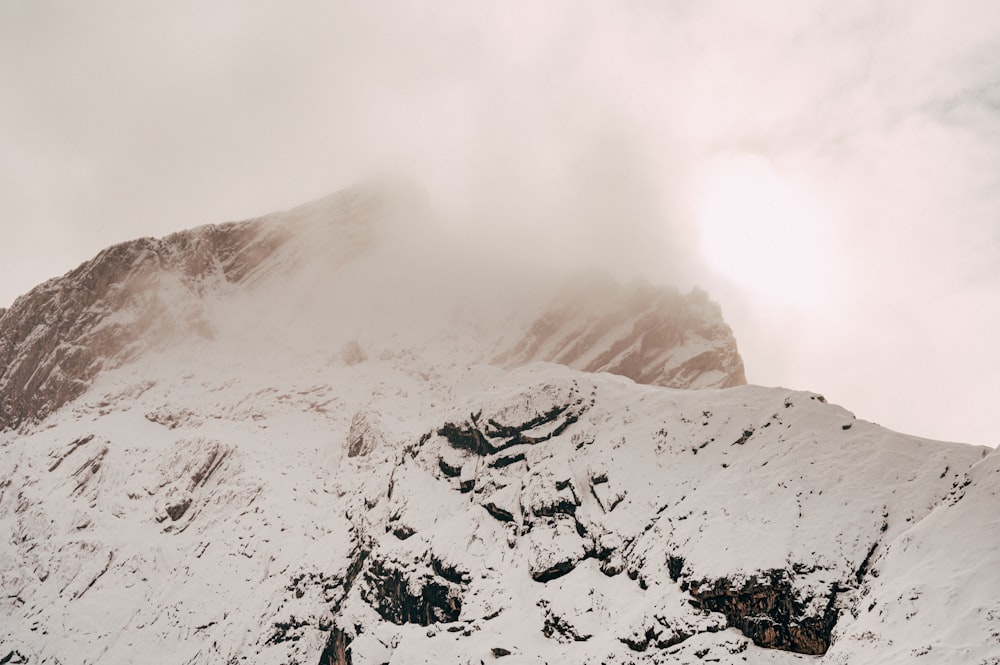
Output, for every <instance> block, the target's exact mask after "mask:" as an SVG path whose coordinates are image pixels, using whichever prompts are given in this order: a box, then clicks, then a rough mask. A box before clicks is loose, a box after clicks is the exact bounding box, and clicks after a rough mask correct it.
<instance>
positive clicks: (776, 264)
mask: <svg viewBox="0 0 1000 665" xmlns="http://www.w3.org/2000/svg"><path fill="white" fill-rule="evenodd" d="M695 214H696V219H697V223H698V234H699V246H700V250H701V253H702V256H703V257H704V259H705V261H706V262H707V263H708V265H709V267H710V268H711V269H712V270H714V271H715V272H716V273H718V274H719V275H720V276H722V277H724V278H725V279H727V280H728V281H731V282H733V283H734V284H735V285H736V286H737V287H739V288H740V289H741V290H743V291H746V292H747V293H749V294H751V295H752V296H754V297H756V298H758V299H760V300H762V301H764V302H765V303H767V304H769V305H773V306H779V307H795V308H798V307H810V308H817V307H821V306H822V305H823V303H825V302H829V299H830V298H831V297H833V295H834V291H835V290H838V289H837V284H836V282H835V280H834V274H835V270H836V264H837V263H838V261H837V259H836V256H837V254H839V252H838V250H837V248H836V247H835V243H834V241H833V238H832V233H831V223H830V214H829V213H828V211H826V210H824V208H823V206H822V205H821V204H820V202H819V201H818V200H816V199H815V197H813V196H811V195H810V193H809V192H808V191H807V190H806V188H804V187H802V186H801V185H799V184H798V183H796V182H795V180H794V179H792V178H789V177H786V176H785V175H783V174H781V173H780V172H778V171H777V170H776V169H775V168H774V166H773V165H772V164H771V163H770V162H769V161H768V160H766V159H764V158H762V157H759V156H756V155H749V154H742V155H736V156H730V157H726V158H723V159H720V160H717V161H716V162H714V163H713V164H712V165H711V166H710V167H709V168H708V169H707V171H706V172H705V175H704V177H702V178H701V183H700V186H699V187H698V191H697V194H696V208H695Z"/></svg>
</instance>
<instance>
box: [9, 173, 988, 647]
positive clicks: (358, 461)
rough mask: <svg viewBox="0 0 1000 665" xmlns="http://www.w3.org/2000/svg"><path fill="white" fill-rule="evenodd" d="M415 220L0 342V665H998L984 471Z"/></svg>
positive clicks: (182, 241)
mask: <svg viewBox="0 0 1000 665" xmlns="http://www.w3.org/2000/svg"><path fill="white" fill-rule="evenodd" d="M427 215H428V212H427V206H426V203H425V202H424V200H423V197H422V195H421V194H420V192H418V191H416V190H415V189H413V188H412V187H408V186H403V185H400V184H398V183H394V184H386V183H369V184H366V185H362V186H359V187H355V188H352V189H350V190H346V191H343V192H340V193H337V194H334V195H332V196H330V197H327V198H325V199H322V200H320V201H317V202H314V203H312V204H308V205H306V206H303V207H300V208H297V209H295V210H292V211H289V212H287V213H280V214H275V215H269V216H266V217H262V218H259V219H255V220H250V221H247V222H238V223H230V224H223V225H218V226H207V227H201V228H198V229H194V230H191V231H185V232H182V233H178V234H175V235H172V236H169V237H167V238H163V239H161V240H152V239H143V240H137V241H132V242H128V243H124V244H122V245H118V246H115V247H112V248H110V249H108V250H106V251H104V252H102V253H101V254H100V255H98V256H97V257H95V258H94V259H93V260H92V261H89V262H87V263H85V264H83V265H82V266H80V267H79V268H77V269H76V270H74V271H71V272H70V273H67V274H66V275H65V276H63V277H61V278H56V279H53V280H50V281H49V282H46V283H45V284H42V285H41V286H39V287H37V288H36V289H34V290H33V291H31V292H30V293H28V294H26V295H25V296H23V297H21V298H19V299H18V300H17V301H16V302H15V303H14V304H13V305H12V306H11V307H10V309H8V310H6V311H3V312H0V446H2V447H0V451H2V455H0V524H2V525H3V526H4V528H3V531H2V532H0V533H2V534H4V537H3V538H2V539H0V586H2V589H3V594H2V596H0V617H3V619H2V620H0V663H23V662H27V663H63V664H66V665H69V664H76V663H138V662H142V663H178V664H180V663H191V664H194V663H242V662H246V663H310V664H314V663H341V664H342V663H354V664H355V665H360V664H365V663H392V664H394V665H399V664H403V663H481V662H483V663H489V662H494V661H496V662H499V663H511V664H513V663H595V664H596V663H670V662H677V663H691V662H703V661H704V662H720V663H793V662H795V663H798V662H803V661H810V660H811V661H816V662H821V663H868V662H871V663H875V662H878V663H904V662H905V663H910V662H928V663H1000V629H998V626H1000V600H998V598H1000V574H998V573H997V571H996V563H997V560H998V554H1000V521H998V520H997V519H996V505H997V502H996V501H997V492H998V489H1000V457H998V456H997V454H996V453H993V452H992V451H990V450H989V449H985V448H979V447H973V446H966V445H962V444H949V443H940V442H933V441H927V440H922V439H917V438H914V437H909V436H904V435H901V434H897V433H894V432H890V431H888V430H885V429H882V428H880V427H878V426H876V425H873V424H871V423H867V422H865V421H863V420H859V419H857V418H855V417H854V416H853V415H852V414H851V413H849V412H848V411H845V410H844V409H842V408H840V407H837V406H833V405H830V404H827V403H826V402H825V400H823V398H822V397H820V396H819V395H816V394H813V393H807V392H796V391H791V390H786V389H780V388H762V387H756V386H747V385H744V384H745V379H744V375H743V366H742V361H741V359H740V357H739V354H738V352H737V350H736V344H735V341H734V339H733V337H732V333H731V331H730V330H729V328H728V326H726V324H725V323H724V322H723V320H722V318H721V314H720V312H719V309H718V307H717V306H716V305H715V304H714V303H712V302H710V301H709V300H708V298H707V295H706V294H704V293H702V292H693V293H690V294H686V295H682V294H680V293H677V292H676V291H673V290H669V289H663V288H658V287H652V286H649V285H644V284H631V285H619V284H616V283H615V282H613V281H612V280H610V279H608V278H605V277H601V276H593V275H590V276H574V277H572V278H566V277H560V276H557V275H552V274H549V273H547V272H545V271H543V270H540V269H537V268H533V267H531V266H529V265H526V264H524V265H522V264H520V263H518V262H517V261H516V260H511V259H510V258H506V259H503V260H501V259H500V258H498V257H493V256H490V253H489V252H488V251H485V250H484V249H483V248H477V247H468V246H455V245H453V244H449V242H448V241H447V240H446V239H444V237H443V236H441V235H439V234H436V233H434V232H432V231H430V230H429V226H428V225H427V223H426V220H425V219H424V218H425V217H426V216H427ZM6 534H9V537H7V536H6Z"/></svg>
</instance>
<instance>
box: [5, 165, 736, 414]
mask: <svg viewBox="0 0 1000 665" xmlns="http://www.w3.org/2000/svg"><path fill="white" fill-rule="evenodd" d="M428 214H429V213H428V212H427V203H426V200H425V198H424V197H423V196H422V194H421V193H420V192H419V190H416V189H415V188H414V187H413V186H412V185H408V184H406V183H401V182H399V181H394V180H377V181H372V182H368V183H365V184H363V185H359V186H357V187H354V188H352V189H348V190H345V191H342V192H339V193H336V194H333V195H331V196H328V197H326V198H324V199H320V200H318V201H315V202H312V203H309V204H306V205H303V206H300V207H298V208H295V209H293V210H290V211H288V212H285V213H278V214H272V215H268V216H265V217H261V218H257V219H252V220H248V221H244V222H233V223H228V224H220V225H209V226H203V227H200V228H196V229H193V230H190V231H183V232H180V233H175V234H173V235H170V236H167V237H165V238H162V239H153V238H141V239H138V240H132V241H129V242H124V243H121V244H119V245H115V246H113V247H110V248H108V249H106V250H104V251H103V252H101V253H100V254H98V255H97V256H96V257H94V258H93V259H91V260H90V261H87V262H86V263H84V264H82V265H81V266H79V267H78V268H76V269H75V270H72V271H70V272H69V273H67V274H65V275H64V276H62V277H59V278H56V279H52V280H49V281H48V282H46V283H44V284H42V285H40V286H38V287H36V288H35V289H33V290H32V291H31V292H30V293H28V294H27V295H25V296H22V297H21V298H19V299H18V300H17V301H16V302H15V303H14V304H13V306H11V308H10V309H9V310H7V311H6V312H4V313H0V367H2V368H3V369H2V370H0V405H2V407H0V429H6V428H10V427H17V426H18V425H20V424H21V423H23V422H27V421H39V420H41V419H43V418H44V417H46V416H47V415H49V414H50V413H52V412H53V411H55V410H56V409H58V408H59V407H61V406H62V405H63V404H65V403H66V402H68V401H70V400H72V399H73V398H75V397H78V396H79V395H81V394H82V393H83V392H84V391H85V390H86V389H87V388H88V387H89V386H90V384H91V382H92V381H93V379H94V377H95V376H97V374H98V373H99V372H100V371H101V370H102V369H108V368H114V367H119V366H121V365H123V364H126V363H128V362H129V361H131V360H133V359H135V358H137V357H139V356H140V355H141V354H142V353H144V352H145V351H148V350H152V349H162V348H166V347H168V346H171V345H182V344H184V343H185V341H186V340H190V339H191V338H192V337H200V338H205V339H214V338H215V337H217V336H218V335H219V334H220V330H221V329H227V328H229V329H231V328H232V326H231V325H227V322H226V321H224V320H221V319H223V318H224V317H225V316H227V315H232V314H233V308H234V306H235V305H236V303H239V304H240V305H242V306H244V308H247V309H250V310H254V311H255V312H256V314H257V315H258V316H267V315H268V314H269V312H270V313H271V314H273V315H280V316H281V317H282V320H281V321H280V323H279V325H280V327H282V328H283V329H284V330H282V331H280V332H279V333H278V334H282V335H283V334H286V333H287V331H288V330H290V329H294V328H296V327H299V328H309V329H315V328H317V326H319V327H323V328H332V329H331V330H328V332H329V333H330V334H331V335H337V334H340V335H343V333H344V332H345V331H346V330H347V329H348V328H350V327H351V326H352V325H354V326H357V325H359V324H371V323H372V321H371V319H372V316H375V315H377V316H378V317H379V318H380V319H382V326H381V329H374V330H373V329H371V327H370V326H369V328H368V329H367V330H366V331H364V332H362V331H360V330H359V331H358V332H359V334H364V333H365V332H367V334H370V335H374V336H375V337H376V338H378V340H379V341H381V340H383V339H385V338H386V337H389V336H392V337H393V338H394V340H395V343H397V344H398V343H399V340H400V337H401V336H402V337H403V343H408V342H414V341H415V340H412V339H410V340H407V339H405V335H404V334H403V333H405V332H406V330H407V329H408V328H410V329H412V326H413V324H414V320H415V319H420V318H422V317H427V316H436V317H438V320H437V322H436V323H437V328H438V329H435V330H434V331H433V333H435V334H437V335H440V333H441V332H442V331H443V330H444V329H445V328H447V327H451V326H453V325H454V324H455V323H456V321H455V317H456V316H458V315H460V313H461V312H459V309H460V307H459V306H458V305H461V306H465V305H462V302H468V300H469V299H474V300H475V301H476V303H475V304H476V307H477V308H478V309H480V310H488V309H493V310H496V309H498V308H500V309H502V310H503V314H504V315H506V317H505V319H504V321H503V328H502V329H499V328H496V327H493V328H492V329H487V328H486V327H485V325H483V323H484V322H485V321H486V320H487V319H488V317H487V318H484V319H483V320H482V321H474V320H471V319H470V320H466V321H462V322H460V323H461V324H462V325H464V329H463V331H462V332H463V335H464V336H465V337H466V338H467V342H466V344H465V346H467V347H470V348H467V349H463V350H462V351H461V352H460V351H459V350H458V349H454V348H453V349H451V350H452V351H453V352H454V353H460V354H462V353H463V352H464V355H460V356H456V357H454V358H453V359H454V360H456V361H458V360H464V361H465V362H467V363H475V362H483V361H490V360H493V361H495V362H497V363H500V364H504V365H508V366H510V365H516V364H524V363H526V362H530V361H532V360H549V361H553V362H559V363H561V364H564V365H567V366H569V367H574V368H577V369H582V370H584V371H608V372H613V373H616V374H621V375H624V376H628V377H630V378H632V379H634V380H636V381H638V382H642V383H652V384H657V385H664V386H672V387H678V388H688V387H723V386H732V385H738V384H742V383H745V382H746V380H745V378H744V375H743V363H742V360H741V359H740V356H739V354H738V352H737V350H736V342H735V340H734V339H733V336H732V333H731V331H730V330H729V328H728V326H726V325H725V323H724V322H723V321H722V318H721V315H720V313H719V309H718V307H717V306H716V305H714V304H713V303H711V302H709V301H708V298H707V296H706V295H705V294H704V293H702V292H693V293H691V294H689V295H687V296H682V295H681V294H679V293H677V292H676V291H675V290H673V289H668V288H659V287H652V286H648V285H642V284H633V285H630V286H620V285H618V284H615V283H614V282H612V281H610V280H608V279H599V278H591V279H590V280H589V281H588V282H587V284H586V287H585V288H584V287H581V286H580V285H579V284H578V283H574V282H572V281H568V280H564V279H551V278H550V279H548V280H547V282H548V283H545V282H544V281H542V282H540V281H539V278H538V276H537V275H533V276H532V277H531V279H532V283H531V286H530V289H529V288H528V287H527V286H525V287H524V291H523V292H522V294H521V295H519V298H520V300H519V301H518V300H514V299H513V298H512V296H514V295H515V293H514V292H512V291H510V290H509V289H508V290H507V292H506V296H504V297H503V301H502V302H500V301H498V296H499V295H500V294H499V290H500V289H499V286H500V283H501V282H500V280H509V279H511V278H510V277H509V276H504V275H501V274H500V273H501V267H500V266H496V265H489V264H485V265H484V264H483V263H480V264H478V265H467V264H466V263H464V261H467V258H463V257H462V256H461V255H460V254H459V250H458V248H455V249H453V250H452V255H449V254H448V251H449V250H448V249H442V248H440V247H438V246H435V241H434V240H433V239H430V238H428V233H429V232H430V230H429V229H427V228H416V229H415V228H413V226H414V225H418V226H419V225H420V224H421V223H423V224H424V225H425V227H426V224H427V221H426V219H425V218H426V217H427V215H428ZM418 239H419V240H418ZM402 251H405V252H406V254H405V255H404V254H401V252H402ZM463 253H464V254H468V252H467V251H466V252H463ZM347 264H353V265H351V266H350V268H349V269H343V268H345V267H346V266H347ZM431 264H436V265H431ZM442 265H449V266H454V269H453V270H444V271H442V269H441V268H442ZM473 272H475V273H478V274H470V273H473ZM484 273H485V274H484ZM490 278H493V279H492V281H491V279H490ZM526 279H527V278H526V277H525V276H521V277H520V278H514V279H513V282H515V283H517V282H519V281H520V282H523V281H525V280H526ZM452 280H462V281H465V282H467V283H468V286H469V287H471V288H466V289H464V290H463V291H456V290H455V289H452V288H442V287H443V286H446V285H447V283H448V282H451V281H452ZM458 293H461V300H462V302H459V296H458V295H457V294H458ZM529 293H530V294H531V295H530V297H528V296H526V295H523V294H529ZM366 299H371V301H372V302H371V303H370V304H371V307H370V308H368V309H369V310H370V311H368V312H361V311H358V307H359V305H360V304H361V302H360V301H363V300H366ZM290 301H291V302H299V303H300V307H299V309H298V311H296V312H294V313H293V315H292V316H291V320H289V315H290V313H289V312H288V311H287V310H286V309H284V308H283V305H286V304H287V303H288V302H290ZM345 309H350V310H352V311H351V314H352V320H351V321H349V322H346V323H344V322H342V321H341V322H332V321H331V319H332V318H333V317H337V312H342V311H344V310H345ZM447 309H451V310H453V311H446V310H447ZM372 310H374V311H372ZM252 318H253V317H252ZM337 318H340V317H337ZM493 318H495V315H494V317H493ZM244 322H245V323H247V325H252V326H254V327H260V325H261V321H259V320H256V321H246V320H244ZM273 323H274V322H273V321H272V322H269V323H268V325H271V326H272V327H273ZM477 323H478V324H479V325H478V327H476V324H477ZM230 332H232V331H231V330H230ZM245 332H246V331H237V336H238V337H245V336H246V335H245ZM425 332H426V331H425ZM425 337H426V336H425ZM501 342H504V343H505V345H504V344H501Z"/></svg>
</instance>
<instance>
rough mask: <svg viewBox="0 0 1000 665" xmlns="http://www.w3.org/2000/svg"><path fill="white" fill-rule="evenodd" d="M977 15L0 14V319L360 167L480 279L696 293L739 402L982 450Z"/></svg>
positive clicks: (769, 11)
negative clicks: (703, 292) (731, 356)
mask: <svg viewBox="0 0 1000 665" xmlns="http://www.w3.org/2000/svg"><path fill="white" fill-rule="evenodd" d="M998 61H1000V9H998V8H997V6H996V5H995V3H990V2H973V1H968V2H957V3H955V2H949V3H943V2H905V3H904V2H888V3H879V4H877V5H872V4H870V3H864V2H842V3H836V5H831V4H829V3H821V2H802V3H794V4H791V3H778V2H760V3H753V4H752V5H751V4H747V3H735V2H697V3H694V2H673V3H652V2H649V3H646V2H630V3H619V4H611V3H602V2H554V3H545V4H544V5H538V4H537V3H527V2H523V3H522V2H515V3H504V4H502V5H490V6H484V5H478V4H477V5H472V4H468V3H459V2H445V3H433V4H432V3H423V2H415V1H401V2H395V3H392V4H391V5H389V4H378V5H377V6H373V5H372V4H371V3H367V4H365V3H355V2H338V3H323V2H303V3H297V4H295V5H294V6H289V5H288V4H287V3H276V2H262V3H254V4H253V6H252V7H248V6H242V5H240V4H238V3H228V2H214V3H198V4H197V5H196V4H194V3H183V2H182V3H170V4H163V3H160V4H155V3H145V2H138V3H129V4H128V5H121V4H120V3H113V2H110V1H107V2H95V3H88V4H86V5H81V4H78V3H69V2H44V1H43V2H31V3H28V2H10V3H5V4H4V5H2V6H0V84H2V88H0V89H2V90H4V98H3V102H4V103H3V104H2V105H0V120H2V122H0V148H2V149H0V174H2V177H0V182H2V185H0V215H2V216H0V219H2V238H3V242H2V243H0V307H4V306H7V305H9V303H10V302H12V301H13V300H14V298H15V297H17V296H18V295H19V294H21V293H24V292H26V291H28V290H29V289H30V288H31V287H33V286H34V285H35V284H37V283H39V282H41V281H43V280H45V279H47V278H49V277H52V276H55V275H58V274H62V273H64V272H65V271H67V270H69V269H70V268H72V267H73V266H75V265H76V264H78V263H79V262H81V261H83V260H85V259H87V258H89V257H91V256H93V255H94V254H96V253H97V252H98V251H99V250H101V249H102V248H104V247H106V246H107V245H110V244H112V243H114V242H119V241H122V240H126V239H130V238H134V237H139V236H148V235H153V236H161V235H165V234H168V233H170V232H173V231H177V230H180V229H183V228H189V227H192V226H196V225H199V224H203V223H209V222H222V221H228V220H238V219H246V218H250V217H254V216H257V215H260V214H262V213H265V212H268V211H271V210H279V209H287V208H291V207H293V206H296V205H298V204H300V203H302V202H305V201H308V200H311V199H315V198H317V197H320V196H323V195H325V194H327V193H329V192H332V191H334V190H337V189H340V188H342V187H346V186H349V185H352V184H354V183H355V182H357V181H359V180H361V179H363V178H365V177H368V176H369V175H370V174H372V173H386V172H389V173H394V174H400V175H402V176H404V177H406V178H408V179H410V180H412V181H414V182H416V183H418V184H419V185H420V186H421V187H422V188H423V189H424V190H425V191H426V192H427V195H428V197H429V199H430V201H431V204H432V206H433V209H434V214H435V217H436V219H437V222H438V223H439V224H440V225H442V226H443V227H445V228H446V229H447V231H448V233H449V234H450V235H449V237H451V238H453V242H455V243H457V244H458V245H459V246H462V247H467V248H469V249H470V251H471V250H472V249H475V250H476V251H477V252H483V253H486V254H488V255H489V256H491V257H492V259H493V260H495V261H496V262H498V263H500V264H504V263H509V262H514V263H516V262H524V263H526V264H530V265H533V266H544V267H546V268H549V269H558V270H564V269H565V270H571V269H579V268H581V267H587V268H596V269H599V270H602V271H606V272H610V273H611V274H613V275H615V276H617V277H620V278H622V279H630V278H634V277H642V278H644V279H647V280H649V281H652V282H654V283H662V284H671V285H676V286H678V287H679V288H681V289H689V288H691V287H694V286H701V287H704V288H706V289H707V290H708V291H709V293H710V294H711V296H712V297H713V298H714V299H715V300H717V301H718V302H720V303H721V305H722V309H723V313H724V316H725V317H726V319H727V321H728V322H729V323H730V325H731V326H732V327H733V329H734V331H735V334H736V338H737V340H738V341H739V344H740V350H741V353H742V355H743V357H744V361H745V363H746V367H747V376H748V379H749V380H750V382H752V383H759V384H764V385H785V386H787V387H790V388H797V389H809V390H816V391H818V392H822V393H824V394H825V395H826V396H827V398H828V399H830V400H831V401H835V402H838V403H841V404H843V405H844V406H846V407H848V408H850V409H852V410H853V411H854V412H855V413H856V414H857V415H858V416H859V417H862V418H866V419H870V420H875V421H877V422H879V423H880V424H883V425H885V426H888V427H891V428H893V429H898V430H901V431H904V432H908V433H913V434H918V435H923V436H928V437H933V438H943V439H951V440H962V441H967V442H970V443H980V444H988V445H996V444H997V443H998V441H997V438H996V434H995V431H994V427H993V423H992V422H991V421H992V418H991V415H992V414H993V413H994V412H995V405H996V403H997V402H998V399H1000V387H998V384H997V381H996V377H997V376H1000V352H998V351H997V350H996V346H995V344H994V342H993V341H992V337H993V335H992V334H991V331H992V330H994V329H995V328H996V327H997V325H998V324H1000V297H998V296H1000V223H998V222H997V220H998V219H1000V140H998V139H1000V82H998V80H997V77H996V66H995V63H996V62H998Z"/></svg>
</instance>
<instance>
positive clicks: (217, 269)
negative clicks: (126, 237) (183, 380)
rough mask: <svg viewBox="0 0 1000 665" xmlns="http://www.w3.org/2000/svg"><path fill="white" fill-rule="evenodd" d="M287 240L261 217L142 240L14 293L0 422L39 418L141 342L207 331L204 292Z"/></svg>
mask: <svg viewBox="0 0 1000 665" xmlns="http://www.w3.org/2000/svg"><path fill="white" fill-rule="evenodd" d="M288 238H289V232H288V230H287V229H284V228H281V227H279V226H277V225H267V224H265V223H264V222H262V221H260V220H257V221H251V222H244V223H240V224H223V225H220V226H208V227H203V228H200V229H196V230H193V231H186V232H183V233H178V234H175V235H172V236H169V237H167V238H164V239H162V240H156V239H152V238H142V239H139V240H133V241H131V242H126V243H122V244H120V245H115V246H114V247H110V248H108V249H106V250H104V251H103V252H101V253H100V254H98V255H97V256H96V257H95V258H94V259H92V260H90V261H88V262H86V263H84V264H83V265H81V266H80V267H78V268H76V269H75V270H73V271H71V272H69V273H67V274H66V275H64V276H63V277H59V278H56V279H52V280H49V281H48V282H45V283H44V284H42V285H41V286H39V287H37V288H35V289H33V290H32V291H31V292H29V293H28V294H27V295H24V296H22V297H20V298H18V299H17V301H16V302H15V303H14V304H13V306H12V307H11V308H10V309H9V310H7V311H6V312H5V313H3V314H2V315H0V368H2V370H0V429H6V428H10V427H17V426H18V425H19V424H21V423H22V422H24V421H26V420H41V419H43V418H45V417H46V416H47V415H48V414H49V413H51V412H52V411H54V410H55V409H57V408H59V407H60V406H62V405H63V404H65V403H66V402H67V401H69V400H71V399H74V398H76V397H78V396H79V395H80V394H82V393H83V392H84V391H85V390H86V389H87V387H88V386H89V385H90V382H91V380H92V379H93V378H94V376H95V375H96V374H97V373H98V372H100V371H101V370H102V369H104V368H112V367H117V366H119V365H121V364H123V363H126V362H128V361H129V360H131V359H133V358H135V357H136V356H137V355H139V354H140V353H141V352H142V351H143V350H144V349H150V348H157V347H159V346H161V345H162V344H164V343H166V342H167V341H168V340H169V339H171V338H174V337H176V336H178V335H179V334H182V333H194V334H197V335H202V336H205V337H211V335H212V330H211V328H210V327H209V325H208V323H207V321H206V320H205V317H204V306H205V305H204V298H205V295H206V292H208V291H211V290H218V289H220V288H221V287H222V286H223V285H239V284H241V283H243V282H244V281H246V280H247V279H248V278H249V277H250V276H251V275H252V274H253V270H254V268H256V267H257V266H258V265H259V264H260V262H261V260H262V259H263V257H265V256H267V255H269V254H271V253H273V252H274V251H275V250H276V249H277V248H279V247H280V246H282V245H283V244H285V243H286V242H287V241H288Z"/></svg>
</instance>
